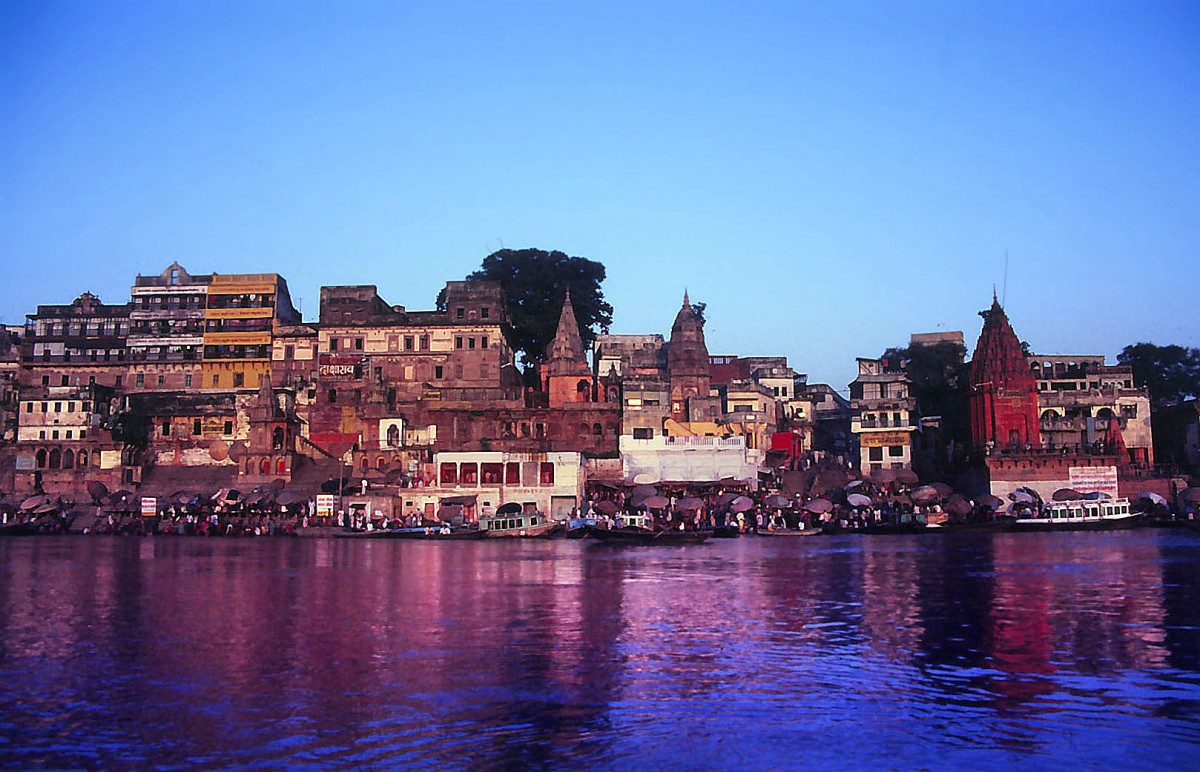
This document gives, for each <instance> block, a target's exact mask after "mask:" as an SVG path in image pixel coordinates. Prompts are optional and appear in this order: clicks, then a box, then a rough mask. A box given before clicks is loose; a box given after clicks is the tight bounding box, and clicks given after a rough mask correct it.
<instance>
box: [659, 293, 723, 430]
mask: <svg viewBox="0 0 1200 772" xmlns="http://www.w3.org/2000/svg"><path fill="white" fill-rule="evenodd" d="M667 375H668V376H669V377H670V379H671V418H674V419H675V420H676V421H694V420H697V416H695V415H692V413H693V411H692V410H691V408H690V403H691V402H692V400H694V399H697V398H700V399H708V396H709V386H710V384H711V383H712V374H711V372H710V370H709V360H708V347H707V346H706V345H705V344H704V324H703V322H701V321H700V317H699V316H698V315H697V314H696V312H695V310H694V309H693V308H692V304H691V301H690V300H688V295H687V292H684V293H683V306H682V307H681V308H680V309H679V313H678V314H676V315H675V323H674V324H673V325H671V342H670V344H669V345H668V346H667Z"/></svg>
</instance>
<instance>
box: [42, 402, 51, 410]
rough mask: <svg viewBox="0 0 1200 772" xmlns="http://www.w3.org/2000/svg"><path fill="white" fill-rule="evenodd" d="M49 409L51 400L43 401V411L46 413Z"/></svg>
mask: <svg viewBox="0 0 1200 772" xmlns="http://www.w3.org/2000/svg"><path fill="white" fill-rule="evenodd" d="M49 409H50V403H49V402H43V403H42V412H43V413H45V412H47V411H49Z"/></svg>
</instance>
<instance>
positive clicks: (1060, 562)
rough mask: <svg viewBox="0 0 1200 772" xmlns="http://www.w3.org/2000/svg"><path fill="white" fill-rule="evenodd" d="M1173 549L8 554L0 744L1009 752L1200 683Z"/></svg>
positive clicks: (52, 748) (424, 757)
mask: <svg viewBox="0 0 1200 772" xmlns="http://www.w3.org/2000/svg"><path fill="white" fill-rule="evenodd" d="M1195 556H1196V550H1195V547H1194V545H1191V544H1190V543H1188V542H1186V541H1180V538H1179V537H1178V536H1170V535H1164V536H1159V535H1157V534H1155V533H1153V532H1145V533H1138V534H1133V535H1117V534H1114V535H1103V534H1098V535H1090V534H1089V535H1071V534H1063V535H1061V536H1060V535H1027V534H1011V535H996V536H989V535H968V534H964V535H952V534H947V535H942V536H936V537H924V538H908V537H896V538H885V537H876V538H862V537H854V536H847V537H832V538H830V537H820V538H815V539H791V540H788V539H753V538H744V539H740V540H737V541H736V542H728V543H722V544H717V545H706V546H705V547H702V548H684V549H668V548H654V549H647V550H637V549H632V550H631V549H620V548H612V547H606V546H604V545H590V544H583V543H578V542H566V541H563V542H552V541H551V542H529V543H495V542H488V541H484V542H460V543H456V544H429V543H420V542H414V543H400V542H388V541H375V542H363V541H353V540H301V539H298V540H283V539H279V540H225V539H212V540H206V539H188V538H179V539H176V538H154V539H136V538H112V539H110V538H94V539H40V538H38V539H30V540H24V541H21V540H5V541H3V542H0V558H2V559H0V642H2V644H3V647H4V648H3V659H2V660H0V661H2V662H3V668H4V669H3V673H2V674H0V675H3V678H2V679H0V716H4V717H6V718H3V719H0V729H2V730H3V731H4V733H5V736H7V737H9V738H10V747H14V748H17V747H21V748H29V749H30V750H29V751H28V753H29V754H30V755H27V756H22V757H21V758H20V759H19V761H20V765H21V766H89V765H91V763H90V762H89V759H91V761H93V762H94V761H95V756H94V753H95V751H94V748H95V747H97V746H98V745H100V746H103V747H110V746H111V747H120V748H122V749H124V750H123V751H122V752H123V753H124V754H125V755H123V756H120V757H119V758H120V759H121V762H120V763H118V762H117V761H116V760H115V759H116V757H113V758H109V759H107V762H108V765H129V766H141V765H150V764H156V765H172V764H187V765H205V764H209V765H238V764H241V763H249V762H250V761H255V760H266V761H267V762H268V763H269V762H270V760H271V759H274V760H276V761H277V762H279V763H291V762H297V761H303V760H304V759H309V760H317V759H322V758H329V759H337V760H338V761H339V763H349V764H354V765H372V764H383V763H389V764H391V763H396V764H403V763H411V764H415V765H425V764H437V763H439V762H444V761H445V760H446V759H450V758H453V759H456V760H457V761H458V762H459V763H462V764H468V765H469V764H470V763H471V762H472V760H474V761H476V762H478V763H480V764H486V765H489V766H517V767H528V766H554V765H556V764H562V763H565V762H568V761H570V762H573V763H581V762H582V763H587V764H591V765H601V766H605V765H608V766H612V765H622V764H625V763H629V762H631V761H634V760H636V761H637V762H638V763H640V764H642V765H655V764H660V763H662V764H670V763H671V760H672V758H673V757H672V755H671V753H672V751H671V750H670V749H671V748H672V747H675V746H674V745H672V743H671V739H672V737H673V736H674V735H673V733H674V732H676V731H677V730H678V725H680V723H681V722H685V723H686V724H687V725H688V726H689V727H690V729H689V731H690V734H689V738H690V740H689V741H690V742H700V743H708V745H705V747H706V748H708V752H709V753H710V754H712V755H710V756H708V757H706V758H708V759H709V761H711V762H712V764H713V765H716V766H726V765H742V764H746V763H750V762H752V761H753V759H752V758H748V757H746V756H739V755H737V754H738V753H739V752H742V753H745V752H747V751H746V750H745V749H744V748H743V749H740V750H739V748H738V747H737V746H736V745H732V744H731V745H722V744H720V742H719V740H720V738H721V737H722V736H723V734H725V733H727V732H728V731H730V730H731V729H736V728H739V727H740V728H741V731H742V732H745V731H748V730H751V729H756V728H760V727H764V726H765V727H777V728H779V729H780V730H781V731H782V730H783V729H786V728H788V727H792V726H794V725H796V724H797V722H799V723H800V724H802V725H804V726H808V727H819V728H821V729H822V731H824V732H826V733H829V732H834V731H837V730H838V729H839V728H840V727H843V726H846V725H847V724H848V722H849V723H850V724H854V723H855V722H862V723H869V724H871V725H873V726H876V727H880V726H888V725H890V724H889V722H891V723H896V722H901V723H902V722H903V721H905V720H908V719H909V718H911V717H914V716H915V717H919V720H920V721H922V722H925V724H927V725H928V726H930V727H934V728H935V729H936V732H937V733H938V735H937V737H938V740H937V741H941V742H957V743H960V744H964V745H967V744H970V743H980V742H984V743H990V744H992V745H994V746H999V747H1010V748H1014V749H1026V750H1032V749H1036V748H1038V747H1041V746H1044V745H1045V744H1046V743H1047V742H1051V740H1050V739H1049V738H1048V736H1047V735H1046V734H1045V733H1044V732H1042V731H1040V730H1038V729H1037V725H1036V722H1035V718H1036V717H1037V716H1038V715H1040V714H1042V713H1045V712H1047V711H1054V712H1058V713H1061V712H1063V711H1071V710H1073V711H1076V712H1077V713H1078V716H1077V718H1078V720H1079V721H1081V722H1083V721H1086V720H1090V719H1091V718H1093V716H1094V715H1095V714H1094V713H1093V712H1091V711H1093V710H1100V709H1104V708H1112V707H1114V706H1113V704H1112V703H1113V702H1114V701H1120V700H1122V699H1124V697H1123V696H1122V695H1121V693H1120V691H1119V690H1118V691H1116V692H1115V693H1113V692H1110V691H1106V690H1105V689H1104V688H1103V687H1102V685H1103V684H1106V683H1112V682H1113V679H1120V678H1122V677H1124V675H1123V674H1130V673H1138V674H1145V673H1152V672H1156V671H1158V672H1161V671H1167V670H1170V669H1171V668H1177V669H1180V670H1189V671H1194V670H1195V669H1196V667H1197V663H1198V661H1200V643H1198V637H1197V636H1196V634H1195V630H1196V629H1197V627H1198V626H1200V619H1198V617H1200V611H1198V604H1197V602H1196V600H1197V597H1198V595H1200V568H1198V567H1197V561H1196V560H1195ZM1098 684H1099V685H1098ZM1089 700H1090V701H1091V702H1088V701H1089ZM1085 703H1087V704H1086V705H1085ZM1092 703H1095V705H1094V706H1093V705H1092ZM1187 704H1190V703H1187V701H1186V700H1177V701H1175V702H1171V703H1169V704H1167V703H1164V707H1163V708H1162V710H1163V711H1167V712H1170V711H1175V712H1176V713H1179V712H1182V713H1184V714H1187V712H1188V710H1189V709H1188V708H1187V707H1186V705H1187ZM1081 706H1082V707H1081ZM1171 706H1174V707H1171ZM1122 709H1123V710H1125V711H1126V712H1128V711H1129V710H1130V709H1131V708H1130V707H1129V705H1125V706H1124V707H1123V708H1122ZM1188 715H1190V714H1188ZM964 717H969V718H970V721H969V722H968V723H967V724H964V723H963V719H964ZM672 722H674V724H672ZM917 726H918V727H920V726H921V725H920V724H918V725H917ZM905 731H913V730H911V729H908V728H907V727H905ZM916 731H923V730H922V729H921V728H918V729H917V730H916ZM928 731H930V732H932V731H934V730H933V729H930V730H928ZM631 738H641V739H639V741H638V742H633V740H632V739H631ZM646 738H652V739H646ZM654 738H656V739H654ZM631 743H633V744H632V745H631ZM710 746H711V747H710ZM897 752H898V751H897ZM89 754H92V755H89ZM239 754H241V755H239ZM297 754H299V756H298V755H297ZM721 754H727V755H721ZM913 761H914V762H916V761H920V760H913Z"/></svg>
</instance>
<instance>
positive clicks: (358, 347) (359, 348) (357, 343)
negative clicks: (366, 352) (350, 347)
mask: <svg viewBox="0 0 1200 772" xmlns="http://www.w3.org/2000/svg"><path fill="white" fill-rule="evenodd" d="M362 348H363V339H362V338H355V339H354V350H355V351H362Z"/></svg>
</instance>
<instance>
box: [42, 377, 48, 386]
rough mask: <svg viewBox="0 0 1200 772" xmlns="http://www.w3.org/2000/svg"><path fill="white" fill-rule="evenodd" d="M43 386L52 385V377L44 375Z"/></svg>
mask: <svg viewBox="0 0 1200 772" xmlns="http://www.w3.org/2000/svg"><path fill="white" fill-rule="evenodd" d="M42 385H43V386H49V385H50V376H49V375H43V376H42Z"/></svg>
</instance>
